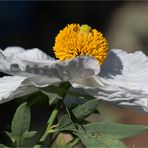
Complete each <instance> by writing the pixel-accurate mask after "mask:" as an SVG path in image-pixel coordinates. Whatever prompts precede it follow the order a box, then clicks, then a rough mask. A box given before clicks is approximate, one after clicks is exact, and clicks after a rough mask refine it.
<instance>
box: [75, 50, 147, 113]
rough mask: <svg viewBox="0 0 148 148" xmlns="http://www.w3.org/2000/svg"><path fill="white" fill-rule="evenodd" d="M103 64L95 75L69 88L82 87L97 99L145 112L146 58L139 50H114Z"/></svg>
mask: <svg viewBox="0 0 148 148" xmlns="http://www.w3.org/2000/svg"><path fill="white" fill-rule="evenodd" d="M105 64H106V65H105ZM105 64H104V65H103V66H104V67H102V71H101V73H100V75H99V76H94V77H91V78H90V79H85V80H81V81H80V83H79V82H75V83H74V84H73V86H74V87H77V88H84V89H85V91H86V92H88V93H89V94H91V95H92V96H94V97H96V98H98V99H102V100H106V101H110V102H113V103H116V104H118V105H122V106H129V107H134V108H136V109H138V110H143V111H145V112H148V57H147V56H145V55H144V54H143V53H142V52H141V51H137V52H135V53H127V52H125V51H123V50H119V49H114V50H111V53H110V55H109V57H108V58H107V61H106V63H105ZM90 81H91V83H89V82H90Z"/></svg>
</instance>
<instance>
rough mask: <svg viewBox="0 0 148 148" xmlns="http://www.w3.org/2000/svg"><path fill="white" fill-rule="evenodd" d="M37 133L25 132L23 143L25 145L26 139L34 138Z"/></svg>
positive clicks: (22, 138)
mask: <svg viewBox="0 0 148 148" xmlns="http://www.w3.org/2000/svg"><path fill="white" fill-rule="evenodd" d="M36 133H37V131H29V132H24V133H23V134H22V137H21V143H23V142H24V140H25V139H28V138H31V137H33V136H34V135H35V134H36Z"/></svg>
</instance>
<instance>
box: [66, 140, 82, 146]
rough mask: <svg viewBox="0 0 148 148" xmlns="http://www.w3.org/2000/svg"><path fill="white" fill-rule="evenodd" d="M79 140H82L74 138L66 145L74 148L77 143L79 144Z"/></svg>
mask: <svg viewBox="0 0 148 148" xmlns="http://www.w3.org/2000/svg"><path fill="white" fill-rule="evenodd" d="M79 141H80V140H79V138H74V139H72V140H71V141H70V142H68V143H66V146H65V147H66V148H73V147H74V146H75V145H77V144H78V142H79Z"/></svg>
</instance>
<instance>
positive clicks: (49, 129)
mask: <svg viewBox="0 0 148 148" xmlns="http://www.w3.org/2000/svg"><path fill="white" fill-rule="evenodd" d="M58 107H59V104H57V106H56V107H55V109H54V110H53V111H52V113H51V115H50V118H49V120H48V122H47V124H48V125H47V128H46V130H45V132H44V134H43V135H42V137H41V138H40V140H39V141H38V143H37V144H36V145H35V146H34V148H41V146H42V144H43V143H44V141H45V139H46V138H47V136H48V135H49V134H50V133H53V129H52V126H53V123H54V121H55V119H56V116H57V114H58V112H59V108H58Z"/></svg>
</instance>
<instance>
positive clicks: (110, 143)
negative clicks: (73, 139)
mask: <svg viewBox="0 0 148 148" xmlns="http://www.w3.org/2000/svg"><path fill="white" fill-rule="evenodd" d="M75 134H76V135H77V136H78V137H79V138H80V139H81V141H82V142H83V144H84V145H85V146H86V147H87V148H92V147H96V148H97V147H101V148H125V147H126V146H125V145H124V144H123V143H122V142H121V141H119V140H118V139H117V138H116V137H113V136H111V135H105V134H92V133H75Z"/></svg>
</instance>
